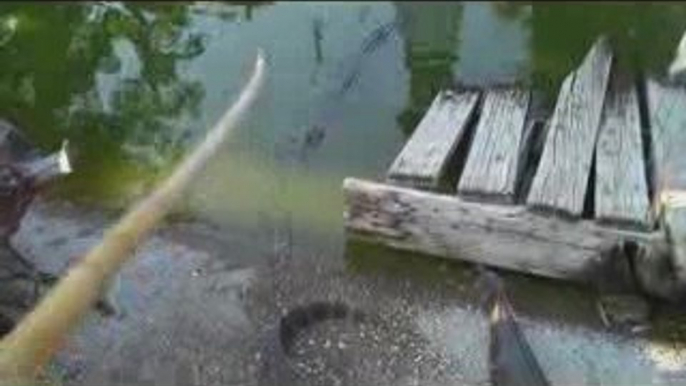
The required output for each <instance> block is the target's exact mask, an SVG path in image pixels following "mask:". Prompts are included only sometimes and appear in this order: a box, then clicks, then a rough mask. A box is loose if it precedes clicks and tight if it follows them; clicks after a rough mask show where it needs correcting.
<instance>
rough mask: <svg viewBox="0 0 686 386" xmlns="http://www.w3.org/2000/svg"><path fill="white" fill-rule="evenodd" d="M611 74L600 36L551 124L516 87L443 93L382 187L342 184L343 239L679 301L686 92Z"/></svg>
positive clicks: (684, 249) (610, 57)
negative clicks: (617, 285)
mask: <svg viewBox="0 0 686 386" xmlns="http://www.w3.org/2000/svg"><path fill="white" fill-rule="evenodd" d="M614 64H615V58H614V54H613V52H612V49H611V47H610V44H609V43H608V42H607V40H606V39H605V38H602V37H601V38H599V39H598V40H597V41H596V42H595V44H594V45H593V46H592V47H591V49H590V51H589V52H588V54H587V55H586V57H585V58H584V60H583V62H582V63H581V64H580V65H579V67H578V68H577V69H575V70H574V71H572V72H571V73H570V74H569V75H568V76H567V77H566V78H565V79H564V81H563V82H562V85H561V87H560V91H559V94H558V98H557V102H556V104H555V107H554V109H553V111H552V114H551V115H550V117H548V118H547V119H546V120H545V124H543V125H540V124H539V125H537V124H535V122H534V121H533V119H531V117H530V115H532V114H531V111H530V110H531V108H530V105H531V104H532V103H531V99H532V97H531V93H530V92H529V91H527V90H524V89H521V88H519V87H516V86H502V87H497V88H492V89H485V90H445V91H442V92H440V93H439V94H438V95H437V96H436V98H435V100H434V101H433V103H432V104H431V106H430V107H429V108H428V111H427V113H426V115H425V116H424V118H423V119H422V121H421V122H420V123H419V125H418V127H417V128H416V130H415V131H414V133H413V134H412V136H411V137H410V138H409V140H408V141H407V143H406V144H405V146H404V148H403V149H402V150H401V152H400V154H399V155H398V156H397V157H396V159H395V161H394V162H393V163H392V164H391V166H390V169H389V170H388V172H387V175H386V178H385V181H378V182H377V181H366V180H360V179H356V178H347V179H346V180H345V181H344V183H343V190H344V193H345V197H346V213H345V219H346V229H347V232H348V235H349V236H350V237H352V238H357V239H363V240H367V241H371V242H376V243H381V244H385V245H387V246H390V247H393V248H399V249H404V250H410V251H416V252H421V253H427V254H431V255H436V256H440V257H445V258H451V259H459V260H463V261H468V262H473V263H480V264H486V265H489V266H494V267H499V268H504V269H508V270H513V271H519V272H523V273H527V274H534V275H540V276H544V277H549V278H556V279H565V280H573V281H580V282H593V281H598V280H613V281H618V282H626V284H627V285H631V286H632V287H634V288H638V289H639V290H642V291H646V292H648V293H651V294H653V295H657V296H661V297H664V298H674V297H677V296H682V295H683V294H684V293H685V292H684V288H686V241H685V240H686V237H685V236H686V193H684V194H680V193H679V188H682V189H685V190H684V192H686V184H685V183H683V182H686V181H683V182H681V181H679V179H678V178H677V177H675V174H678V173H675V171H678V169H679V168H680V167H681V166H686V165H685V164H686V162H683V161H679V160H678V158H684V159H686V156H684V157H678V151H679V150H678V149H676V150H674V151H672V150H673V149H674V147H675V144H677V143H682V144H686V88H680V87H677V86H674V85H668V84H664V83H660V82H658V81H656V80H654V79H648V80H645V81H643V84H640V82H639V80H637V79H633V78H632V77H629V76H627V75H623V74H621V73H620V71H619V70H617V69H616V68H615V65H614ZM680 141H681V142H680ZM536 143H538V144H539V145H536ZM458 149H459V150H458ZM463 149H464V150H463ZM684 149H686V148H684ZM682 151H683V150H682ZM675 160H676V161H675ZM682 175H685V176H686V170H685V171H682ZM682 180H686V178H682ZM446 186H448V188H447V189H446Z"/></svg>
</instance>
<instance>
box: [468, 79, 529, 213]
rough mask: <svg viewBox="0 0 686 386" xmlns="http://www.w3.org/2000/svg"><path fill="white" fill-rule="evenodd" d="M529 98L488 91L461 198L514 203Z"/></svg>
mask: <svg viewBox="0 0 686 386" xmlns="http://www.w3.org/2000/svg"><path fill="white" fill-rule="evenodd" d="M529 97H530V93H529V92H527V91H523V90H519V89H515V88H508V89H495V90H490V91H488V93H487V94H486V97H485V99H484V105H483V108H482V110H481V118H480V119H479V123H478V125H477V127H476V133H475V134H474V139H473V140H472V144H471V146H470V151H469V156H468V158H467V163H466V164H465V169H464V171H463V172H462V176H461V177H460V182H459V183H458V185H457V192H458V194H460V195H462V196H473V197H475V198H477V199H479V200H482V201H486V200H494V201H500V202H508V203H511V202H513V200H514V194H515V183H516V177H517V163H518V159H519V148H520V143H521V140H522V134H523V132H524V121H525V119H526V113H527V109H528V107H529Z"/></svg>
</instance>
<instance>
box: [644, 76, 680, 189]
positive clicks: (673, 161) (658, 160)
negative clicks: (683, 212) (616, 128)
mask: <svg viewBox="0 0 686 386" xmlns="http://www.w3.org/2000/svg"><path fill="white" fill-rule="evenodd" d="M646 91H647V99H648V109H649V116H650V133H651V142H652V158H653V159H652V161H653V164H652V166H651V171H652V174H653V176H652V180H653V189H654V192H656V193H658V194H656V195H655V196H656V198H657V197H659V192H661V191H664V190H668V189H686V157H684V149H686V88H684V87H679V86H674V85H665V84H662V83H659V82H657V81H655V80H652V79H648V81H647V84H646Z"/></svg>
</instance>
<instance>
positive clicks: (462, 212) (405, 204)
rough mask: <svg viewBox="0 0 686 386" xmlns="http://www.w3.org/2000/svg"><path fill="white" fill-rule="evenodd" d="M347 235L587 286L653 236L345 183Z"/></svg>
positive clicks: (365, 183) (404, 190)
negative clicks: (618, 252) (612, 256)
mask: <svg viewBox="0 0 686 386" xmlns="http://www.w3.org/2000/svg"><path fill="white" fill-rule="evenodd" d="M343 189H344V193H345V196H346V202H347V211H346V228H347V230H348V231H350V233H351V235H353V236H357V237H363V238H365V239H367V240H370V241H374V242H377V243H381V244H384V245H387V246H391V247H394V248H399V249H404V250H410V251H415V252H422V253H428V254H432V255H436V256H441V257H445V258H451V259H460V260H466V261H469V262H475V263H483V264H487V265H491V266H496V267H501V268H506V269H510V270H515V271H519V272H524V273H530V274H535V275H541V276H546V277H552V278H561V279H568V280H581V281H583V280H589V279H590V277H591V276H592V275H593V274H594V273H595V272H597V271H598V270H599V269H601V266H603V262H604V260H603V257H601V255H602V253H603V251H606V250H607V249H608V248H609V247H610V246H612V245H615V244H616V243H617V242H619V241H620V240H632V241H635V242H637V243H638V244H639V245H643V244H644V243H647V242H648V241H649V240H650V239H651V237H650V235H649V234H648V233H637V232H629V231H621V230H617V229H611V228H605V227H601V226H598V225H596V224H594V223H593V222H591V221H587V220H580V221H567V220H564V219H556V218H553V217H548V216H541V215H536V214H534V213H531V212H530V211H529V210H527V209H526V208H525V207H523V206H513V205H497V204H483V203H475V202H465V201H463V200H461V199H460V198H459V197H456V196H448V195H442V194H438V193H433V192H423V191H418V190H414V189H411V188H403V187H398V186H392V185H388V184H379V183H375V182H370V181H364V180H359V179H353V178H347V179H346V180H345V181H344V185H343Z"/></svg>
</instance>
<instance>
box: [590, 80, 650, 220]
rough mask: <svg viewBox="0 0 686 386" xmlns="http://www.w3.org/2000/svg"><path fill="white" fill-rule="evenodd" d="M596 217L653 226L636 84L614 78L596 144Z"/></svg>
mask: <svg viewBox="0 0 686 386" xmlns="http://www.w3.org/2000/svg"><path fill="white" fill-rule="evenodd" d="M594 201H595V218H596V219H597V220H598V221H600V222H603V223H608V224H611V225H614V226H619V227H628V228H634V229H640V230H650V229H651V228H653V220H652V214H651V206H650V201H649V197H648V184H647V180H646V168H645V162H644V156H643V141H642V139H641V122H640V116H639V107H638V97H637V93H636V88H635V87H634V86H633V85H630V84H627V83H623V82H621V81H620V79H618V78H616V79H613V81H612V83H611V85H610V92H609V93H608V98H607V99H606V101H605V109H604V113H603V120H602V123H601V125H600V133H599V136H598V145H597V147H596V175H595V200H594Z"/></svg>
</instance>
